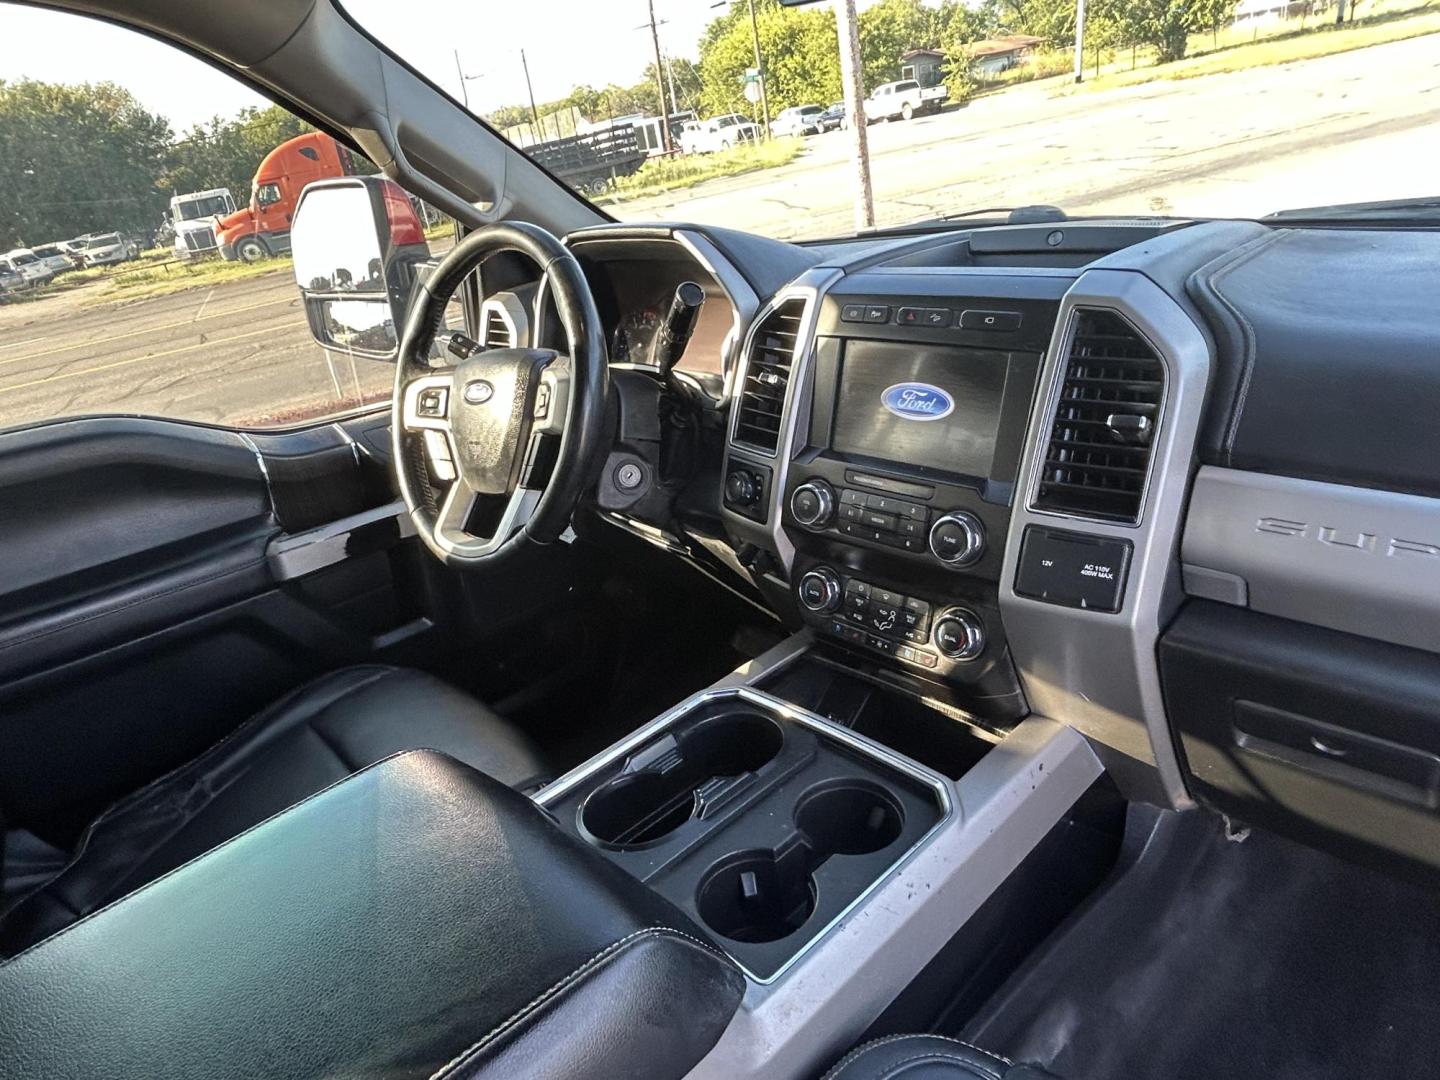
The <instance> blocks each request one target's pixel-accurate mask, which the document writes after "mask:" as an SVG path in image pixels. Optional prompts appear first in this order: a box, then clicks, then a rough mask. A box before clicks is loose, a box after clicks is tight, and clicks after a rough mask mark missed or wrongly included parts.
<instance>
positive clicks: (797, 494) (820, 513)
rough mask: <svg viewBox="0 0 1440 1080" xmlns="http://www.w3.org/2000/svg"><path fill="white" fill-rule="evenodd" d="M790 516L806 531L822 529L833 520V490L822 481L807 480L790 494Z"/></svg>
mask: <svg viewBox="0 0 1440 1080" xmlns="http://www.w3.org/2000/svg"><path fill="white" fill-rule="evenodd" d="M790 516H791V517H793V518H794V519H795V520H796V522H798V523H799V524H801V525H803V526H805V528H807V529H823V528H825V526H827V525H829V524H830V522H831V521H833V520H834V519H835V489H834V488H832V487H831V486H830V485H829V484H827V483H826V482H825V481H824V480H807V481H805V483H803V484H801V485H800V486H799V487H797V488H796V489H795V490H794V491H793V492H791V493H790Z"/></svg>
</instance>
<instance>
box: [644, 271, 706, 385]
mask: <svg viewBox="0 0 1440 1080" xmlns="http://www.w3.org/2000/svg"><path fill="white" fill-rule="evenodd" d="M704 303H705V290H704V289H702V288H701V287H700V286H699V285H697V284H695V282H693V281H682V282H681V283H680V284H679V285H677V286H675V296H674V298H673V299H672V300H671V301H670V310H669V311H667V312H666V313H665V321H664V322H663V323H661V324H660V329H659V330H657V331H656V332H655V340H654V341H653V342H651V345H650V362H651V363H652V364H654V365H655V366H656V367H657V368H659V369H660V378H661V380H662V381H663V382H665V384H666V385H669V384H670V383H671V382H672V380H671V377H670V373H671V372H672V371H673V370H674V369H675V365H676V364H677V363H679V362H680V357H682V356H684V355H685V346H686V345H688V344H689V343H690V335H691V334H692V333H694V332H695V323H696V322H697V321H699V318H700V306H701V305H702V304H704Z"/></svg>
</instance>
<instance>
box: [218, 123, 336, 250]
mask: <svg viewBox="0 0 1440 1080" xmlns="http://www.w3.org/2000/svg"><path fill="white" fill-rule="evenodd" d="M355 171H356V170H355V162H354V159H353V158H352V157H351V155H350V151H349V150H348V149H346V148H345V147H343V146H341V145H340V144H339V143H338V142H336V141H335V140H334V139H332V138H331V137H330V136H329V135H326V134H325V133H324V132H320V131H311V132H308V133H306V134H304V135H297V136H295V138H293V139H291V140H289V141H288V142H283V143H281V144H280V145H279V146H277V147H276V148H275V149H274V150H271V151H270V153H268V154H266V155H265V158H264V160H263V161H261V162H260V167H259V168H258V169H256V170H255V179H254V181H253V182H252V183H251V186H250V205H249V206H248V207H246V208H245V209H243V210H237V211H236V212H235V213H233V214H229V215H227V216H225V217H223V218H221V219H220V230H219V242H220V255H221V256H222V257H223V258H225V259H229V260H232V261H233V260H235V259H240V260H243V261H244V262H255V261H256V260H257V259H264V258H268V257H269V256H271V255H280V254H283V253H284V252H287V251H289V250H290V219H291V217H292V216H293V215H294V213H295V205H296V203H298V202H299V201H300V192H301V190H303V189H304V187H305V185H306V184H308V183H310V182H311V181H312V180H323V179H325V178H326V177H331V176H351V175H354V173H355Z"/></svg>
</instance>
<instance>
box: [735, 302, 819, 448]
mask: <svg viewBox="0 0 1440 1080" xmlns="http://www.w3.org/2000/svg"><path fill="white" fill-rule="evenodd" d="M804 312H805V301H804V300H800V299H795V300H786V301H785V302H784V303H782V304H780V305H779V306H778V307H776V308H775V309H774V310H773V311H771V312H770V314H768V315H766V316H765V319H764V321H763V322H761V323H760V325H759V326H758V327H756V329H755V336H754V337H753V338H752V339H751V343H750V354H749V355H748V356H747V357H746V358H745V380H744V382H743V383H742V384H741V387H740V398H739V402H738V403H737V406H736V408H737V409H738V410H739V412H738V415H737V416H736V418H735V442H736V443H738V444H740V445H742V446H748V447H751V448H752V449H755V450H760V451H763V452H764V453H767V454H773V453H775V451H776V450H777V449H779V447H780V425H781V420H782V418H783V416H784V412H785V391H786V389H787V388H788V387H789V385H790V369H791V367H792V365H793V364H794V362H795V343H796V341H797V339H798V338H799V334H800V319H801V316H802V315H803V314H804Z"/></svg>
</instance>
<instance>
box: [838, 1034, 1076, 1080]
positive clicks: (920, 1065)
mask: <svg viewBox="0 0 1440 1080" xmlns="http://www.w3.org/2000/svg"><path fill="white" fill-rule="evenodd" d="M824 1080H1058V1078H1056V1077H1055V1076H1054V1075H1053V1074H1052V1073H1048V1072H1046V1071H1045V1070H1044V1069H1037V1068H1035V1067H1034V1066H1033V1065H1017V1064H1016V1063H1015V1062H1013V1061H1011V1060H1010V1059H1009V1058H1005V1057H1001V1056H1000V1055H999V1054H994V1053H991V1052H990V1051H988V1050H981V1049H980V1048H979V1047H978V1046H971V1045H970V1044H969V1043H967V1042H961V1041H960V1040H959V1039H951V1038H948V1037H946V1036H944V1035H891V1036H889V1037H887V1038H884V1039H876V1040H874V1041H873V1042H868V1043H865V1044H864V1045H862V1046H858V1047H856V1048H855V1049H854V1050H852V1051H850V1053H848V1054H846V1055H845V1057H844V1058H842V1059H841V1061H840V1063H839V1064H838V1065H836V1066H835V1067H834V1068H833V1069H831V1070H830V1071H829V1072H828V1073H826V1074H825V1077H824Z"/></svg>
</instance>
